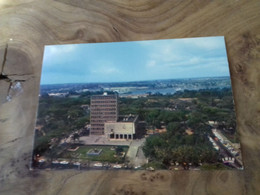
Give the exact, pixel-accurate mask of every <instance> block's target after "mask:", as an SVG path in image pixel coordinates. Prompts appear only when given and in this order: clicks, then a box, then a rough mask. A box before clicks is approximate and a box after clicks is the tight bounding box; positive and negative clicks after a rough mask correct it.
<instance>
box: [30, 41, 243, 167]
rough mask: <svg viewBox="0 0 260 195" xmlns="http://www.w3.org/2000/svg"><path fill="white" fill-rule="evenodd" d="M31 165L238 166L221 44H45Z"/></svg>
mask: <svg viewBox="0 0 260 195" xmlns="http://www.w3.org/2000/svg"><path fill="white" fill-rule="evenodd" d="M185 45H186V46H185ZM88 52H90V54H89V55H88V54H86V53H88ZM83 53H85V54H84V56H86V55H88V57H86V58H85V57H81V58H80V59H79V58H78V57H79V56H82V55H83ZM201 53H202V55H201ZM126 54H127V55H126ZM177 54H178V55H177ZM123 56H124V57H123ZM131 56H132V58H131ZM129 57H130V58H131V59H129ZM66 58H67V59H66ZM92 58H93V59H92ZM95 59H96V60H95ZM96 61H98V64H97V63H96ZM123 62H124V63H123ZM129 63H130V64H133V65H132V66H131V65H129ZM92 64H93V66H92ZM99 64H101V66H99ZM92 68H93V69H92ZM83 69H84V70H87V71H86V72H84V71H83ZM82 72H83V73H82ZM82 76H84V77H82ZM32 168H35V169H79V170H89V169H105V170H109V169H133V170H150V171H153V170H157V169H167V170H215V169H240V170H241V169H243V163H242V157H241V148H240V143H239V135H238V133H237V130H236V117H235V107H234V101H233V96H232V88H231V81H230V76H229V69H228V63H227V58H226V51H225V43H224V38H223V37H208V38H192V39H175V40H158V41H140V42H123V43H102V44H81V45H80V46H79V45H63V46H60V45H59V46H46V48H45V54H44V60H43V71H42V79H41V89H40V93H39V107H38V115H37V121H36V126H35V140H34V151H33V156H32Z"/></svg>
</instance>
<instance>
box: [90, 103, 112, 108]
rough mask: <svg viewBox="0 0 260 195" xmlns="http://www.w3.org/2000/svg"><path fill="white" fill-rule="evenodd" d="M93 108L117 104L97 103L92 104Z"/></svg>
mask: <svg viewBox="0 0 260 195" xmlns="http://www.w3.org/2000/svg"><path fill="white" fill-rule="evenodd" d="M91 107H92V108H96V107H115V104H96V105H91Z"/></svg>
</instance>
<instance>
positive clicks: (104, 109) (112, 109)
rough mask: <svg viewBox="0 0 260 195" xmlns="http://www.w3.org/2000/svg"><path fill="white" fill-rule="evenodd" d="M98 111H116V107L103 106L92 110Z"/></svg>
mask: <svg viewBox="0 0 260 195" xmlns="http://www.w3.org/2000/svg"><path fill="white" fill-rule="evenodd" d="M95 111H96V112H97V111H116V108H113V107H112V108H102V109H100V108H99V109H92V110H91V112H95Z"/></svg>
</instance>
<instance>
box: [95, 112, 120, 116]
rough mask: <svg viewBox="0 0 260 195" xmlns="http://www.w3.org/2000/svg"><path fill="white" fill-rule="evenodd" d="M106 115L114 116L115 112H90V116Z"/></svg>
mask: <svg viewBox="0 0 260 195" xmlns="http://www.w3.org/2000/svg"><path fill="white" fill-rule="evenodd" d="M108 114H111V115H114V114H116V112H91V115H108Z"/></svg>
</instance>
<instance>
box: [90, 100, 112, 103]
mask: <svg viewBox="0 0 260 195" xmlns="http://www.w3.org/2000/svg"><path fill="white" fill-rule="evenodd" d="M95 103H98V104H100V103H103V104H107V103H117V101H112V100H111V101H99V100H93V101H91V104H95Z"/></svg>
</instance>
